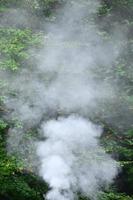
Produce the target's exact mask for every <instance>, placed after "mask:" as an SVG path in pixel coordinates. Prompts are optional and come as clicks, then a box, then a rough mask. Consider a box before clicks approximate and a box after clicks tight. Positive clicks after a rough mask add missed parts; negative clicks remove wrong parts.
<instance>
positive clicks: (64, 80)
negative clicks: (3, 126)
mask: <svg viewBox="0 0 133 200" xmlns="http://www.w3.org/2000/svg"><path fill="white" fill-rule="evenodd" d="M99 5H100V2H99V1H96V0H86V1H80V0H78V1H76V0H75V1H67V3H66V5H65V7H64V8H62V10H61V11H60V13H59V14H57V20H56V21H55V23H53V22H51V24H50V23H47V24H45V25H44V26H45V30H46V32H47V35H45V37H44V44H45V45H44V46H45V47H44V49H43V50H41V51H40V52H39V53H37V55H35V57H36V61H37V63H35V67H32V68H27V67H23V69H21V70H20V71H19V72H17V74H15V75H13V74H11V73H8V72H5V71H3V72H2V73H1V75H0V78H1V79H2V78H3V77H4V79H5V80H7V82H8V83H9V86H8V87H9V89H10V90H13V92H14V93H15V94H16V95H15V96H13V95H9V94H8V91H6V90H5V91H4V92H5V94H6V95H7V94H8V95H7V97H6V101H5V105H6V107H7V108H8V109H9V110H10V109H12V112H11V113H10V114H9V115H8V116H5V117H7V118H8V117H10V118H14V117H17V118H19V119H20V120H21V121H22V123H23V124H24V128H23V129H22V128H18V130H17V131H16V130H14V129H10V134H9V135H10V136H9V139H8V150H9V151H18V152H20V156H22V157H26V156H27V148H28V147H27V146H28V144H29V146H33V145H35V146H37V150H36V151H37V156H38V157H39V159H40V163H41V165H39V164H38V163H34V162H35V161H33V160H34V155H33V159H32V162H33V163H32V164H33V165H36V166H38V165H39V167H38V168H39V173H40V175H41V176H42V177H43V179H44V180H45V181H46V182H47V183H48V184H49V186H50V188H51V190H50V191H49V192H48V193H47V195H46V199H48V200H73V199H75V198H76V195H77V193H78V192H81V193H83V194H84V195H85V196H88V197H90V198H91V199H95V198H96V196H97V193H98V191H99V190H100V189H101V187H102V186H106V185H108V184H109V183H111V182H112V180H113V178H114V177H115V175H116V174H117V168H118V167H117V164H116V162H115V161H114V160H113V159H112V158H111V157H110V156H109V155H107V154H106V153H105V151H104V149H103V148H102V147H101V146H100V144H99V137H100V135H101V134H102V129H101V128H100V127H99V126H97V125H94V124H93V123H92V122H90V120H89V119H88V118H93V117H94V116H97V115H98V114H99V113H100V112H101V110H102V109H104V106H105V103H106V104H107V103H108V104H109V103H110V102H112V101H113V100H114V99H115V98H116V91H115V88H116V86H115V87H114V84H113V83H112V82H110V81H108V80H107V79H106V80H105V79H103V77H101V76H100V74H99V68H100V69H101V68H103V70H104V69H105V68H104V67H105V66H106V69H107V70H111V68H110V66H111V65H112V63H113V62H114V60H115V59H116V58H117V57H118V55H119V53H120V49H121V43H120V40H121V37H122V36H121V37H120V34H119V37H120V39H118V37H117V34H116V32H117V31H116V32H115V33H114V35H113V37H114V38H112V39H111V41H106V40H105V39H102V38H101V36H100V35H99V34H98V32H99V29H98V25H96V24H95V23H94V21H93V20H92V19H93V15H95V14H96V12H97V9H98V7H99ZM16 13H17V12H16V11H15V14H16ZM21 20H22V16H21ZM24 20H25V18H24ZM42 26H43V25H42ZM32 53H33V56H34V51H33V52H32ZM35 53H36V52H35ZM59 116H60V117H59ZM61 116H62V117H61ZM51 118H54V119H51ZM38 124H39V126H41V134H42V137H44V140H43V141H40V142H35V141H34V140H33V141H29V143H28V144H27V145H25V143H24V142H22V138H23V136H24V134H23V133H24V132H25V131H27V130H28V129H30V128H32V127H35V126H38ZM17 133H18V134H17ZM17 146H19V148H18V147H17ZM25 146H26V147H25ZM20 147H21V148H20ZM29 148H30V147H29ZM30 153H31V152H30ZM30 156H31V155H30ZM27 165H28V163H27Z"/></svg>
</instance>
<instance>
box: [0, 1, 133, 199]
mask: <svg viewBox="0 0 133 200" xmlns="http://www.w3.org/2000/svg"><path fill="white" fill-rule="evenodd" d="M37 2H38V3H36V1H31V0H30V1H28V0H24V1H22V2H21V1H20V0H10V1H8V0H1V1H0V14H1V15H3V14H4V13H5V12H7V11H8V9H9V7H11V6H12V7H14V6H15V7H17V6H18V7H19V6H20V7H21V6H23V8H26V9H29V12H34V11H36V17H40V16H38V15H39V13H40V15H41V16H43V17H50V15H52V12H54V9H56V8H57V7H58V6H59V5H60V4H61V1H57V0H39V1H37ZM27 6H29V7H27ZM105 16H107V21H106V23H104V26H103V27H102V30H101V34H103V33H104V34H103V35H104V37H106V36H107V32H108V27H109V23H110V26H111V25H112V26H113V25H114V24H116V22H120V23H121V24H124V25H126V26H127V27H128V30H129V31H128V33H127V35H128V38H129V40H128V41H127V43H126V44H125V43H124V44H123V45H124V56H123V57H122V58H121V57H120V58H119V59H118V60H117V63H115V76H116V77H118V80H119V81H120V80H123V84H125V91H124V93H123V96H122V98H123V99H125V100H126V101H127V105H129V110H130V111H131V112H132V110H133V93H132V92H133V88H132V84H133V73H131V71H132V72H133V70H132V69H133V60H132V54H133V34H132V33H133V1H132V0H112V1H110V0H102V6H101V7H100V9H99V13H98V19H97V20H99V23H100V20H102V18H104V17H105ZM116 16H117V17H116ZM106 39H107V37H106ZM40 43H41V34H37V33H36V31H35V30H31V29H29V28H27V27H25V28H23V29H22V28H17V27H16V28H11V27H0V70H11V71H13V72H12V73H15V72H14V71H16V70H19V68H21V67H23V66H24V65H25V64H26V61H27V60H28V59H30V54H29V52H28V50H29V49H30V48H31V47H38V46H39V45H40ZM112 79H113V77H112ZM3 87H6V83H4V82H2V81H1V80H0V90H2V88H3ZM3 102H4V95H2V96H0V115H1V116H0V199H2V200H8V199H9V200H43V194H44V193H45V192H46V191H47V190H48V186H47V185H46V184H45V183H43V182H42V180H40V178H38V177H37V176H36V175H35V174H34V173H33V172H32V171H26V170H25V168H24V165H23V163H22V162H21V161H20V160H19V159H18V158H17V157H15V156H11V155H8V154H7V152H6V138H7V136H8V129H9V127H10V126H11V124H9V123H8V122H6V121H4V119H3V118H2V114H3V113H4V112H5V108H4V105H3ZM129 128H130V127H129ZM101 143H102V144H103V145H104V147H105V149H106V151H107V152H108V153H111V154H112V155H115V156H117V160H118V162H119V163H120V165H121V167H122V170H121V173H120V175H119V177H117V178H116V181H115V183H114V185H113V186H112V187H111V188H110V189H108V191H105V192H103V193H102V194H101V195H100V197H99V200H132V199H133V196H132V195H133V193H132V192H133V191H132V186H133V129H132V127H131V128H130V129H129V130H128V131H126V132H125V133H124V134H120V133H119V132H117V131H116V130H115V129H112V127H108V126H107V125H105V131H104V135H103V136H102V138H101ZM114 188H115V189H114ZM79 199H81V200H86V198H84V197H79Z"/></svg>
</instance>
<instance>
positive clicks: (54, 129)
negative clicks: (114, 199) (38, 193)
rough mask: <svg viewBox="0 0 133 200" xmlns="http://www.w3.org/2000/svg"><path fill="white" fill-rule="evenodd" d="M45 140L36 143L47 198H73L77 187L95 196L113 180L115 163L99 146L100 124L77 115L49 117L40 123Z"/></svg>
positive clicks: (77, 189) (92, 196)
mask: <svg viewBox="0 0 133 200" xmlns="http://www.w3.org/2000/svg"><path fill="white" fill-rule="evenodd" d="M42 129H43V134H44V137H46V138H47V139H46V141H45V142H40V143H39V144H38V152H37V153H38V155H39V157H40V160H41V167H40V175H41V176H42V177H43V178H44V180H45V181H47V182H48V183H49V186H50V188H52V190H51V191H50V192H48V194H47V196H46V199H50V200H51V199H52V200H57V199H61V200H62V199H63V200H73V199H75V194H76V192H77V191H79V192H81V193H83V194H84V195H85V196H89V197H91V199H94V198H96V195H95V194H96V193H97V192H98V190H99V189H100V187H101V186H103V185H105V183H106V184H108V183H110V182H111V181H112V179H113V178H114V176H115V175H116V172H117V165H116V163H115V162H114V161H113V160H112V159H111V158H110V157H109V156H108V155H107V154H106V153H105V152H104V150H103V149H102V148H101V147H100V146H99V141H98V138H99V136H100V135H101V133H102V130H101V128H100V127H98V126H96V125H94V124H92V123H91V122H90V121H87V120H86V119H84V118H82V117H78V116H69V117H68V118H60V119H58V120H50V121H48V122H46V123H44V124H43V125H42Z"/></svg>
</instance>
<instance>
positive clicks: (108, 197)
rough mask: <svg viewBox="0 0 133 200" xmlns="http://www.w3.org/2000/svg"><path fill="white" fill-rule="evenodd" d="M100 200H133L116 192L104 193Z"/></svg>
mask: <svg viewBox="0 0 133 200" xmlns="http://www.w3.org/2000/svg"><path fill="white" fill-rule="evenodd" d="M99 200H132V198H131V197H129V196H127V195H125V194H117V193H114V192H109V193H102V194H101V196H100V197H99Z"/></svg>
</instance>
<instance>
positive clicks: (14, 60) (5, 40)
mask: <svg viewBox="0 0 133 200" xmlns="http://www.w3.org/2000/svg"><path fill="white" fill-rule="evenodd" d="M40 41H41V35H38V34H33V33H32V31H31V30H29V29H24V30H21V29H13V28H0V54H1V57H0V58H1V61H0V68H1V69H10V70H13V71H14V70H17V69H18V67H20V66H21V64H22V62H24V60H26V59H28V57H29V54H28V52H27V50H28V47H29V46H30V47H31V46H35V45H38V44H39V42H40Z"/></svg>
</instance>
